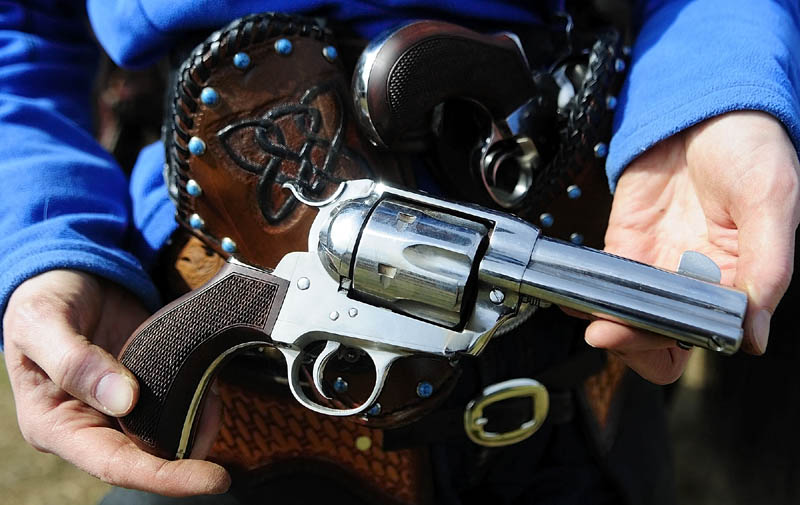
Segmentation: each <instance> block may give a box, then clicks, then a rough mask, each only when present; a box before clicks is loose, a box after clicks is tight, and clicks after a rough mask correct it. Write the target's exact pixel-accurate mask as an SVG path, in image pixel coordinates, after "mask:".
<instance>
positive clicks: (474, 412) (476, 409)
mask: <svg viewBox="0 0 800 505" xmlns="http://www.w3.org/2000/svg"><path fill="white" fill-rule="evenodd" d="M524 397H530V398H531V401H532V402H533V418H532V419H531V420H530V421H526V422H524V423H522V425H520V427H519V428H517V429H515V430H511V431H506V432H502V433H495V432H492V431H486V430H485V429H484V427H485V426H486V424H487V423H488V422H489V420H488V419H487V418H486V417H484V415H483V410H484V409H485V408H486V407H488V406H489V405H492V404H494V403H497V402H501V401H503V400H508V399H511V398H524ZM549 408H550V395H549V394H548V393H547V388H545V387H544V385H542V383H540V382H539V381H536V380H533V379H511V380H507V381H504V382H498V383H497V384H492V385H491V386H488V387H486V388H485V389H484V390H483V391H482V392H481V395H480V396H479V397H477V398H475V399H474V400H472V401H471V402H469V403H468V404H467V408H466V409H465V410H464V430H465V431H466V432H467V436H468V437H469V438H470V440H472V441H473V442H475V443H476V444H478V445H482V446H484V447H503V446H506V445H512V444H516V443H517V442H521V441H523V440H525V439H526V438H528V437H530V436H531V435H533V434H534V433H536V430H538V429H539V428H540V427H541V426H542V423H544V420H545V418H546V417H547V411H548V409H549Z"/></svg>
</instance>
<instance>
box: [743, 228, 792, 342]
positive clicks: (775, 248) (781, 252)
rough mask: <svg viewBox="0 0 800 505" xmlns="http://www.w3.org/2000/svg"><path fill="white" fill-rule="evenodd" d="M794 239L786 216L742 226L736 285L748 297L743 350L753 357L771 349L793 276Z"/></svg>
mask: <svg viewBox="0 0 800 505" xmlns="http://www.w3.org/2000/svg"><path fill="white" fill-rule="evenodd" d="M762 215H763V214H762ZM794 239H795V235H794V226H793V225H792V224H791V221H789V220H787V219H786V218H785V216H784V219H780V218H766V219H755V218H753V219H747V220H745V221H744V222H743V223H742V224H741V225H740V227H739V261H738V264H737V270H736V279H735V281H734V284H735V285H736V286H737V287H739V288H741V289H744V290H745V291H746V292H747V295H748V299H749V304H748V307H747V316H746V319H745V328H744V330H745V339H744V342H743V349H744V350H745V351H747V352H750V353H752V354H763V353H764V352H765V351H766V349H767V342H768V340H769V329H770V319H771V317H772V314H773V313H774V312H775V309H776V307H777V306H778V302H780V300H781V298H782V297H783V295H784V293H786V289H787V288H788V287H789V281H790V280H791V277H792V270H793V261H794Z"/></svg>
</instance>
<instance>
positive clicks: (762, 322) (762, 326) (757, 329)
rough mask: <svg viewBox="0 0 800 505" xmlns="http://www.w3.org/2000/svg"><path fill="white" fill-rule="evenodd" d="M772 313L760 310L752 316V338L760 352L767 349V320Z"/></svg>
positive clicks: (768, 320)
mask: <svg viewBox="0 0 800 505" xmlns="http://www.w3.org/2000/svg"><path fill="white" fill-rule="evenodd" d="M771 317H772V315H771V314H770V313H769V311H768V310H762V311H760V312H759V313H758V314H756V317H755V318H753V340H755V344H756V347H757V348H758V352H759V353H760V354H764V352H766V350H767V341H768V340H769V322H770V318H771Z"/></svg>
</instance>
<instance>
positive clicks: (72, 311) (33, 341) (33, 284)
mask: <svg viewBox="0 0 800 505" xmlns="http://www.w3.org/2000/svg"><path fill="white" fill-rule="evenodd" d="M58 273H61V274H71V272H58ZM48 274H53V275H50V276H48ZM55 274H57V272H55V271H54V272H48V273H46V274H42V275H40V276H38V277H35V278H33V279H30V280H29V281H26V283H23V285H21V286H20V287H19V288H17V290H15V292H14V293H13V294H12V296H11V299H10V300H9V303H8V307H7V310H6V314H5V318H4V321H3V327H4V334H5V337H6V346H7V347H13V348H14V350H15V351H19V352H20V353H21V354H22V355H24V356H25V357H26V358H27V359H30V360H31V361H33V362H34V363H36V365H38V366H39V367H40V368H41V369H42V370H43V371H44V373H46V374H47V376H48V377H50V380H52V381H53V382H54V383H55V384H56V385H57V386H59V387H60V388H61V389H62V390H64V391H66V392H67V393H69V394H70V395H72V396H74V397H75V398H77V399H79V400H81V401H83V402H84V403H86V404H88V405H91V406H92V407H93V408H95V409H97V410H99V411H101V412H105V413H106V414H108V415H111V416H115V417H119V416H124V415H126V414H127V413H129V412H130V411H131V409H132V408H133V405H134V404H135V403H136V400H137V398H138V393H139V386H138V384H137V382H136V379H135V378H134V376H133V374H131V372H130V371H128V370H127V369H126V368H125V367H124V366H122V365H121V364H120V363H119V362H118V361H117V360H116V359H115V358H114V357H113V356H112V355H111V354H109V353H108V352H107V351H106V350H104V349H103V348H101V347H100V346H97V345H94V344H92V343H91V342H90V341H89V339H88V338H87V337H86V336H84V335H82V334H80V332H79V329H78V328H77V326H78V325H79V324H80V321H85V320H87V319H93V318H94V317H96V316H97V313H98V312H99V311H100V310H101V309H100V307H96V306H92V305H93V304H98V305H99V304H101V303H102V302H101V299H100V298H99V297H97V296H92V293H91V288H92V286H91V285H89V286H88V287H87V286H84V287H86V288H87V290H86V291H83V295H84V296H64V293H61V292H59V291H58V290H53V289H52V288H53V285H54V283H55V284H56V285H60V286H63V285H65V284H67V285H69V290H70V295H73V294H76V293H79V292H81V291H82V289H81V287H80V286H81V285H80V281H81V280H82V279H80V278H78V277H76V276H72V277H70V276H69V275H66V276H65V275H61V276H57V275H55ZM50 277H58V278H50ZM70 283H71V284H70ZM9 350H10V349H9Z"/></svg>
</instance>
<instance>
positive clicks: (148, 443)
mask: <svg viewBox="0 0 800 505" xmlns="http://www.w3.org/2000/svg"><path fill="white" fill-rule="evenodd" d="M287 287H288V281H286V280H284V279H281V278H279V277H275V276H273V275H270V274H269V273H267V272H265V271H263V270H257V269H254V268H251V267H247V266H245V265H242V264H235V263H227V264H226V265H225V266H224V267H223V268H222V269H221V270H220V272H219V273H218V274H217V275H216V276H215V277H214V278H212V279H211V280H210V281H209V282H208V283H207V284H205V285H204V286H203V287H201V288H199V289H197V290H195V291H192V292H190V293H187V294H186V295H184V296H183V297H181V298H179V299H177V300H175V301H174V302H172V303H170V304H169V305H167V306H166V307H164V308H163V309H161V310H160V311H158V312H157V313H155V314H154V315H153V316H152V317H150V318H149V319H148V320H147V321H145V322H144V323H143V324H142V326H140V327H139V328H138V329H137V330H136V331H135V332H134V333H133V335H132V336H131V338H130V339H129V340H128V341H127V342H126V344H125V346H124V347H123V349H122V352H121V353H120V357H119V360H120V362H121V363H122V364H123V365H125V366H126V367H127V368H128V369H129V370H130V371H131V372H133V374H134V375H135V376H136V378H137V380H138V381H139V389H140V393H139V401H138V402H137V404H136V406H135V408H134V409H133V411H132V412H131V413H130V414H128V415H127V416H125V417H124V418H122V419H120V425H121V426H122V429H123V430H124V431H125V433H126V434H127V435H128V436H129V437H131V439H133V440H134V442H136V443H137V445H139V446H140V447H142V448H143V449H145V450H147V451H148V452H151V453H153V454H156V455H158V456H160V457H163V458H169V459H174V458H181V457H183V456H185V455H188V453H189V451H190V450H191V445H192V439H193V436H194V429H195V424H196V421H197V419H196V414H197V413H198V407H199V404H200V400H201V399H202V396H203V394H204V392H205V388H206V386H207V385H208V384H209V383H210V380H211V377H212V376H213V374H214V373H215V371H216V370H218V369H219V367H220V365H221V364H222V363H223V362H224V361H225V360H226V359H227V358H229V357H231V356H233V355H234V354H236V353H237V352H239V351H241V350H243V349H246V348H248V347H252V346H259V345H265V344H269V343H270V338H269V335H270V332H271V331H272V328H273V326H274V324H275V320H276V318H277V315H278V313H279V312H280V308H281V305H282V303H283V299H284V296H285V294H286V289H287Z"/></svg>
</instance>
